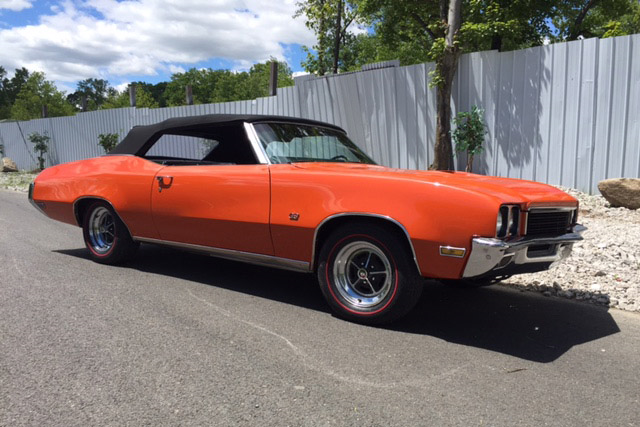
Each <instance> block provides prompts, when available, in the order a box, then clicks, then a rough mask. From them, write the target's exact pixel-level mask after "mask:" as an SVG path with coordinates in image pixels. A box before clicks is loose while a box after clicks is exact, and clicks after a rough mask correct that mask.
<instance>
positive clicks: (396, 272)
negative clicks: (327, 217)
mask: <svg viewBox="0 0 640 427" xmlns="http://www.w3.org/2000/svg"><path fill="white" fill-rule="evenodd" d="M317 274H318V282H319V283H320V288H321V290H322V293H323V294H324V296H325V298H326V300H327V302H328V303H329V305H330V306H331V308H332V309H333V311H334V312H335V313H336V314H337V315H338V316H340V317H343V318H345V319H348V320H352V321H355V322H359V323H367V324H381V323H387V322H391V321H393V320H396V319H398V318H399V317H401V316H403V315H405V314H406V313H407V312H409V311H410V310H411V309H412V308H413V307H414V306H415V304H416V303H417V302H418V299H419V298H420V294H421V293H422V286H423V284H422V278H421V277H420V274H419V273H418V270H417V268H416V266H415V263H414V261H413V258H412V255H411V253H410V251H409V250H408V248H407V247H406V244H405V242H403V240H402V239H401V238H399V237H398V236H397V235H396V234H395V233H393V232H391V231H389V230H387V229H386V228H384V227H380V226H378V225H373V224H372V225H364V224H363V225H359V224H350V225H346V226H342V227H340V228H339V229H337V230H336V231H335V232H334V233H333V234H332V235H331V236H330V237H329V238H328V239H327V241H326V242H325V243H324V245H323V246H322V249H321V251H320V255H319V263H318V272H317Z"/></svg>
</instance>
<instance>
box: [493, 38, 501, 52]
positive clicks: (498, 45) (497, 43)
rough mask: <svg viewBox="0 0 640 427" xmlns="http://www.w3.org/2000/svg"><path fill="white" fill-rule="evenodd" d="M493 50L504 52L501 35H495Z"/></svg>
mask: <svg viewBox="0 0 640 427" xmlns="http://www.w3.org/2000/svg"><path fill="white" fill-rule="evenodd" d="M491 50H497V51H501V50H502V36H501V35H499V34H494V35H493V37H491Z"/></svg>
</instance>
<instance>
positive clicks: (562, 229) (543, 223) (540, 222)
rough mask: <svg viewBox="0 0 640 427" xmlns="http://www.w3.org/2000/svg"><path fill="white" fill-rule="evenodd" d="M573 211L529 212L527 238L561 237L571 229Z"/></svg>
mask: <svg viewBox="0 0 640 427" xmlns="http://www.w3.org/2000/svg"><path fill="white" fill-rule="evenodd" d="M572 217H573V211H538V212H536V210H532V211H530V212H529V217H528V219H527V236H559V235H561V234H564V233H566V232H567V231H568V230H569V228H570V227H571V219H572Z"/></svg>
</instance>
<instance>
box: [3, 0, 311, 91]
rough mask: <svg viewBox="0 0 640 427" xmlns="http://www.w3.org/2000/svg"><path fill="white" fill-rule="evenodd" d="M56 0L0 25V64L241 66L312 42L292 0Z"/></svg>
mask: <svg viewBox="0 0 640 427" xmlns="http://www.w3.org/2000/svg"><path fill="white" fill-rule="evenodd" d="M0 1H2V0H0ZM16 1H18V0H11V2H16ZM5 2H6V1H5ZM56 6H58V7H52V8H51V14H50V15H45V16H41V17H40V21H39V23H38V24H37V25H27V26H23V27H14V28H9V29H0V64H3V66H4V67H5V69H13V68H18V67H23V66H24V67H26V68H28V69H29V70H38V71H44V72H45V73H46V74H47V78H48V79H52V80H56V81H75V80H80V79H84V78H88V77H102V78H104V77H105V76H125V75H147V76H151V75H157V74H158V72H159V71H165V70H167V69H169V71H171V72H174V71H173V70H179V69H181V66H180V65H178V64H195V63H197V62H201V61H206V60H209V59H211V58H224V59H226V60H229V61H231V62H232V63H233V64H235V65H234V68H235V69H244V68H248V67H247V65H248V66H249V67H250V66H251V64H252V63H254V62H260V61H265V60H268V59H269V57H271V56H274V57H276V58H279V59H284V49H283V47H282V44H290V43H301V44H308V45H311V44H314V36H313V34H312V33H311V32H310V31H309V30H308V29H307V28H306V27H305V25H304V20H303V19H293V18H292V16H293V14H294V13H295V9H296V5H295V0H282V1H272V0H218V1H215V2H212V1H210V0H124V1H117V0H73V1H72V0H65V1H61V2H59V3H58V4H57V5H56ZM172 67H173V70H172Z"/></svg>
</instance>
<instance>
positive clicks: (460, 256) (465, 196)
mask: <svg viewBox="0 0 640 427" xmlns="http://www.w3.org/2000/svg"><path fill="white" fill-rule="evenodd" d="M29 198H30V200H31V201H32V203H33V204H34V205H35V206H36V207H37V208H38V209H40V210H41V211H42V212H44V213H45V214H46V215H48V216H49V217H51V218H53V219H56V220H59V221H63V222H66V223H69V224H74V225H78V226H80V227H82V228H83V230H84V240H85V244H86V246H87V249H88V251H89V254H90V256H91V258H93V259H94V260H95V261H97V262H101V263H105V264H115V263H119V262H122V261H125V260H127V259H129V258H131V257H132V256H133V254H134V253H135V251H136V249H137V247H138V245H139V244H140V243H152V244H161V245H169V246H174V247H176V248H185V249H189V250H199V251H203V252H206V253H209V254H211V255H214V256H219V257H223V258H230V259H235V260H241V261H246V262H250V263H254V264H260V265H267V266H272V267H279V268H285V269H290V270H297V271H307V272H314V273H316V274H317V277H318V281H319V282H320V287H321V289H322V292H323V294H324V296H325V297H326V299H327V302H328V303H329V305H330V306H331V308H332V309H333V310H334V311H335V312H336V313H337V314H338V315H339V316H342V317H344V318H347V319H350V320H355V321H359V322H363V323H382V322H388V321H391V320H394V319H397V318H398V317H400V316H402V315H404V314H405V313H407V312H408V311H409V310H410V309H411V308H412V307H413V306H414V305H415V303H416V302H417V300H418V298H419V295H420V293H421V291H422V278H423V277H427V278H435V279H451V280H459V281H464V282H465V283H467V284H472V285H482V284H489V283H492V282H495V281H497V280H500V279H501V278H504V277H507V276H509V275H512V274H518V273H526V272H533V271H539V270H544V269H547V268H549V266H550V265H551V264H552V263H553V262H556V261H558V260H560V259H562V258H564V257H566V256H567V255H568V254H569V252H570V251H571V247H572V245H573V243H575V242H576V241H579V240H581V237H580V232H581V231H582V229H583V227H581V226H580V225H578V224H577V222H576V220H577V212H578V202H577V201H576V200H575V199H574V198H573V197H571V196H569V195H567V194H566V193H564V192H562V191H560V190H557V189H555V188H553V187H550V186H548V185H544V184H540V183H537V182H530V181H522V180H515V179H507V178H496V177H488V176H481V175H472V174H467V173H460V172H435V171H415V170H401V169H390V168H387V167H382V166H377V165H376V164H375V163H374V162H373V161H372V160H371V159H370V158H369V157H367V155H366V154H364V153H363V152H362V151H361V150H360V149H359V148H358V147H357V146H356V145H355V144H353V143H352V142H351V141H350V140H349V139H348V138H347V135H346V134H345V132H344V131H343V130H342V129H340V128H338V127H336V126H333V125H329V124H326V123H320V122H315V121H310V120H304V119H294V118H289V117H271V116H248V115H238V116H231V115H207V116H197V117H183V118H174V119H169V120H166V121H163V122H161V123H157V124H154V125H150V126H137V127H134V128H133V129H132V130H131V131H130V132H129V134H128V135H127V136H126V137H125V138H124V139H123V140H122V142H121V143H120V144H119V145H118V146H117V147H116V148H115V149H114V150H113V151H112V152H111V153H109V154H108V155H106V156H102V157H99V158H93V159H88V160H82V161H78V162H73V163H67V164H62V165H58V166H54V167H50V168H47V169H46V170H44V171H43V172H42V173H41V174H40V175H39V176H38V177H37V178H36V180H35V182H34V183H33V184H32V187H31V189H30V192H29Z"/></svg>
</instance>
